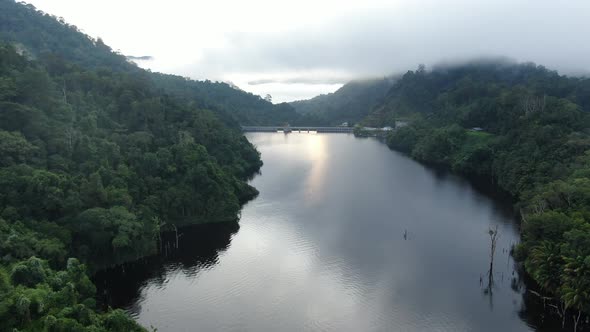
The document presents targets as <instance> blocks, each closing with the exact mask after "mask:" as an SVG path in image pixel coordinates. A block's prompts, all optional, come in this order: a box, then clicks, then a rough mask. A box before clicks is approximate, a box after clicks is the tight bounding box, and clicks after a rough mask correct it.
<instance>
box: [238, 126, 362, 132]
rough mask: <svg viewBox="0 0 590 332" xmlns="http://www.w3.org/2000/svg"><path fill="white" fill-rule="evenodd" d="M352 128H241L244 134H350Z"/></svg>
mask: <svg viewBox="0 0 590 332" xmlns="http://www.w3.org/2000/svg"><path fill="white" fill-rule="evenodd" d="M353 129H354V128H352V127H305V126H303V127H301V126H300V127H291V126H289V127H287V126H242V131H244V132H277V131H298V132H312V131H315V132H318V133H352V131H353Z"/></svg>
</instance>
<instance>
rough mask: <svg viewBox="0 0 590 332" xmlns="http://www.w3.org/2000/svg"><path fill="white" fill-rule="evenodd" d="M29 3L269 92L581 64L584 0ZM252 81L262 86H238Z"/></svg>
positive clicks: (291, 94)
mask: <svg viewBox="0 0 590 332" xmlns="http://www.w3.org/2000/svg"><path fill="white" fill-rule="evenodd" d="M31 2H32V3H33V4H34V5H35V6H37V7H38V8H40V9H42V10H44V11H47V12H49V13H52V14H55V15H57V16H63V17H64V18H65V19H66V20H67V21H68V22H71V23H73V24H76V25H78V26H79V27H80V28H82V29H83V30H84V31H86V32H87V33H89V34H90V35H92V36H100V37H102V38H103V39H104V40H105V42H106V43H107V44H110V45H111V46H112V47H113V48H114V49H119V50H121V52H123V53H124V54H131V55H151V56H154V57H155V59H154V60H153V61H151V62H147V63H146V66H148V67H150V68H151V69H153V70H158V71H163V72H169V73H175V74H180V75H183V76H190V77H193V78H198V79H202V78H209V79H213V80H229V81H232V82H234V83H236V84H237V85H238V86H240V87H241V88H243V89H244V90H247V91H251V92H254V93H260V94H265V93H270V94H272V95H273V96H274V97H275V98H274V99H275V101H283V100H288V99H291V98H295V99H299V98H301V97H311V96H313V95H315V94H318V93H325V92H330V91H332V90H334V89H336V88H338V87H339V86H340V84H336V83H337V81H338V80H340V79H348V78H353V77H364V76H383V75H386V74H390V73H393V72H399V71H405V70H408V69H413V68H415V67H416V66H417V64H419V63H425V64H427V65H432V64H434V63H436V62H440V61H450V60H457V59H469V58H472V57H479V56H508V57H511V58H515V59H516V60H521V61H535V62H537V63H540V64H543V65H546V66H547V67H549V68H554V69H559V70H561V71H562V72H565V73H571V72H576V71H588V69H590V44H589V43H587V37H586V36H587V35H588V33H590V20H588V14H589V13H590V1H585V0H569V1H550V0H482V1H472V0H451V1H445V2H443V1H435V0H399V1H380V0H364V1H336V0H328V1H320V0H303V1H292V2H284V1H271V0H252V1H229V0H225V1H206V2H205V1H181V0H168V1H165V2H164V1H137V0H126V1H115V0H103V1H89V0H86V1H83V0H82V1H81V0H76V1H74V0H33V1H31ZM261 80H266V81H272V83H269V84H254V85H252V84H248V82H256V81H261ZM322 80H323V81H322ZM306 81H307V82H308V83H310V82H312V83H316V84H311V85H310V84H305V83H304V82H306ZM317 83H325V84H317Z"/></svg>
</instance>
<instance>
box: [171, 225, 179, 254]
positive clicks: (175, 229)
mask: <svg viewBox="0 0 590 332" xmlns="http://www.w3.org/2000/svg"><path fill="white" fill-rule="evenodd" d="M172 227H174V233H175V235H176V249H178V228H177V227H176V225H175V224H172Z"/></svg>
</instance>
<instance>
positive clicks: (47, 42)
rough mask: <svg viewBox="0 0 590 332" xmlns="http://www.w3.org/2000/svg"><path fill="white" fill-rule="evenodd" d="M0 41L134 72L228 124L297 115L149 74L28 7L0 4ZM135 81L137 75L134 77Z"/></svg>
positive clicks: (210, 85) (250, 97) (6, 0)
mask: <svg viewBox="0 0 590 332" xmlns="http://www.w3.org/2000/svg"><path fill="white" fill-rule="evenodd" d="M0 40H4V41H7V42H10V43H11V44H13V45H14V46H15V47H16V48H17V51H18V52H19V53H23V54H24V55H26V56H27V57H29V58H33V59H36V58H42V57H44V56H46V55H47V54H52V55H54V56H58V57H60V58H61V59H63V60H65V61H68V62H70V63H75V64H78V65H80V66H82V67H84V68H88V69H90V68H92V69H99V68H107V69H108V70H115V71H117V72H127V73H134V74H136V75H140V76H142V79H144V80H151V81H153V86H154V87H155V88H158V89H160V90H161V91H160V93H162V94H168V95H172V96H174V97H177V98H180V99H182V100H184V101H185V102H188V103H191V104H192V106H195V107H199V108H207V109H209V110H212V111H214V112H216V113H218V116H220V117H221V118H222V120H223V121H224V122H226V123H233V124H234V125H237V124H241V125H269V124H272V125H275V124H276V125H281V124H283V123H285V122H295V121H296V119H298V118H299V115H298V114H297V113H296V112H295V110H294V109H293V108H292V107H290V106H289V105H288V104H279V105H273V104H272V103H270V102H268V101H266V100H264V99H263V98H261V97H260V96H257V95H254V94H251V93H248V92H245V91H242V90H239V89H236V88H233V87H231V86H230V85H229V84H226V83H217V82H212V81H208V80H207V81H193V80H190V79H185V78H183V77H180V76H174V75H167V74H160V73H151V72H147V71H144V70H142V69H140V68H138V67H137V66H136V65H135V64H134V63H132V62H130V61H128V60H127V58H126V57H125V56H124V55H122V54H119V53H117V52H114V51H113V50H112V49H111V48H110V47H109V46H107V45H105V44H104V42H103V41H102V40H101V39H100V38H98V39H94V38H91V37H89V36H87V35H85V34H84V33H82V32H80V30H79V29H78V28H77V27H76V26H73V25H70V24H68V23H67V22H65V21H64V20H63V19H62V18H56V17H53V16H51V15H48V14H45V13H42V12H40V11H38V10H36V9H35V7H34V6H32V5H28V4H23V3H15V1H14V0H0ZM138 77H139V76H138Z"/></svg>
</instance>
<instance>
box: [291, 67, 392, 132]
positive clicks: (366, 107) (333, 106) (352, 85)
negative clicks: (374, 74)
mask: <svg viewBox="0 0 590 332" xmlns="http://www.w3.org/2000/svg"><path fill="white" fill-rule="evenodd" d="M394 82H395V78H394V77H392V76H391V77H384V78H379V79H365V80H354V81H351V82H348V83H346V84H345V85H344V86H342V87H341V88H340V89H338V90H336V91H335V92H333V93H329V94H325V95H319V96H317V97H314V98H311V99H308V100H298V101H293V102H290V103H289V104H290V105H291V106H293V107H294V108H295V110H296V111H297V112H298V113H300V114H304V115H307V116H310V117H316V118H317V119H318V121H320V122H322V123H325V124H330V125H339V124H341V123H343V122H348V123H356V122H358V121H360V120H362V119H363V118H364V117H366V116H367V115H369V114H370V112H371V111H372V109H373V108H374V107H375V106H377V105H379V103H380V102H381V100H382V99H383V98H384V97H385V95H386V94H387V92H388V91H389V89H390V88H391V86H392V85H393V83H394Z"/></svg>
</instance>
